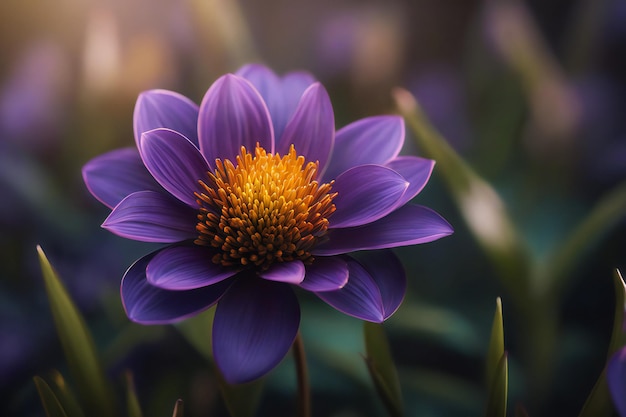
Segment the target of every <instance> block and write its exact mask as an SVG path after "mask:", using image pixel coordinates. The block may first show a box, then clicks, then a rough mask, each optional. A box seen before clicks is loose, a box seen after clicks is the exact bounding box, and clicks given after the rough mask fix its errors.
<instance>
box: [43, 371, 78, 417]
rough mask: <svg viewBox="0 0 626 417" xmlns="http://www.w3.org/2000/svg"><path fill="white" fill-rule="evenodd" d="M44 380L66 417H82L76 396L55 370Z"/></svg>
mask: <svg viewBox="0 0 626 417" xmlns="http://www.w3.org/2000/svg"><path fill="white" fill-rule="evenodd" d="M46 379H47V382H48V384H49V385H50V388H52V390H53V391H54V394H55V395H56V396H57V398H58V399H59V401H60V402H61V405H62V406H63V409H64V410H65V412H66V413H67V415H68V416H69V417H84V415H85V413H83V410H82V409H81V408H80V405H79V404H78V401H77V399H76V396H75V395H74V393H73V392H72V390H71V389H70V387H69V386H68V385H67V383H66V382H65V379H64V378H63V375H61V373H60V372H58V371H56V370H52V371H51V372H50V373H49V375H47V378H46Z"/></svg>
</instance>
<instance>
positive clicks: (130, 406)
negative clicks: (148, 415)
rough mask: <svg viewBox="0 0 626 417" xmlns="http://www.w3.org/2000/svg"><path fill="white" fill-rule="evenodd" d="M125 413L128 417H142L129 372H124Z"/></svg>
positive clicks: (131, 375)
mask: <svg viewBox="0 0 626 417" xmlns="http://www.w3.org/2000/svg"><path fill="white" fill-rule="evenodd" d="M126 413H127V415H128V417H143V413H142V412H141V406H140V405H139V399H138V398H137V392H136V391H135V382H134V380H133V374H132V373H131V372H130V371H128V372H126Z"/></svg>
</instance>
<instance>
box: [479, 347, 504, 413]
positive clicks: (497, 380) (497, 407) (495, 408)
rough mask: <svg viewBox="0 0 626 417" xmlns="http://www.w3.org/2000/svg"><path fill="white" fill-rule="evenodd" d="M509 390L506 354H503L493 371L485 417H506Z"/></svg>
mask: <svg viewBox="0 0 626 417" xmlns="http://www.w3.org/2000/svg"><path fill="white" fill-rule="evenodd" d="M508 389H509V367H508V359H507V354H506V352H504V354H503V355H502V357H501V358H500V361H499V362H498V366H497V367H496V369H495V374H494V378H493V381H492V382H491V385H490V389H489V399H488V400H487V411H486V412H485V417H506V402H507V395H508Z"/></svg>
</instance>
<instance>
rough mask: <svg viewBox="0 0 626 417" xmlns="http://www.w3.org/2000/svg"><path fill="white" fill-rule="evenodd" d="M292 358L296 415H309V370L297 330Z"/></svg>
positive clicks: (301, 416)
mask: <svg viewBox="0 0 626 417" xmlns="http://www.w3.org/2000/svg"><path fill="white" fill-rule="evenodd" d="M292 350H293V358H294V360H295V362H296V376H297V378H298V417H311V387H310V385H309V371H308V368H307V366H306V355H305V354H304V342H303V341H302V335H301V334H300V332H299V331H298V334H297V335H296V340H294V341H293V346H292Z"/></svg>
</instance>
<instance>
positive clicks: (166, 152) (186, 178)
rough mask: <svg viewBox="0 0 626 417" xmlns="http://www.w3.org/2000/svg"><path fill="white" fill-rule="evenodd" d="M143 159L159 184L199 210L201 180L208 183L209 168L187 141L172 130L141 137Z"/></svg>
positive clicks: (148, 133) (158, 131)
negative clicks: (198, 196) (197, 200)
mask: <svg viewBox="0 0 626 417" xmlns="http://www.w3.org/2000/svg"><path fill="white" fill-rule="evenodd" d="M140 150H141V158H142V159H143V162H144V164H145V165H146V168H148V171H150V173H151V174H152V176H153V177H154V179H156V180H157V181H158V182H159V184H161V185H162V186H163V188H165V189H166V190H167V191H168V192H169V193H170V194H172V195H173V196H174V197H176V198H178V199H179V200H180V201H182V202H183V203H185V204H187V205H189V206H191V207H194V208H198V203H197V202H196V196H195V194H194V193H195V192H201V191H202V188H201V187H200V184H198V181H199V180H201V179H202V180H205V181H206V180H208V175H207V172H208V171H209V165H208V164H207V162H206V160H205V159H204V157H203V156H202V155H201V154H200V152H199V151H198V148H196V147H195V146H194V144H192V143H191V142H190V141H189V140H188V139H187V138H185V137H184V136H182V135H181V134H180V133H178V132H175V131H173V130H169V129H155V130H150V131H148V132H145V133H143V134H142V136H141V147H140Z"/></svg>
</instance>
